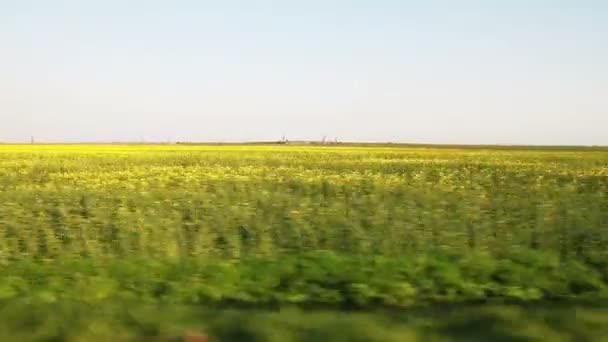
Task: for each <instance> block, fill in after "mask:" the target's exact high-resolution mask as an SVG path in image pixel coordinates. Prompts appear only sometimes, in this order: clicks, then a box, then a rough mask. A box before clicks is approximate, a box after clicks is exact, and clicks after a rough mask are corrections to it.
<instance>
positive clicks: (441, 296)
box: [0, 145, 608, 341]
mask: <svg viewBox="0 0 608 342" xmlns="http://www.w3.org/2000/svg"><path fill="white" fill-rule="evenodd" d="M607 194H608V151H606V150H602V149H600V148H595V149H587V150H585V149H581V150H559V149H551V150H550V149H546V150H545V149H530V150H523V149H515V148H503V149H497V150H486V149H482V148H471V149H464V148H447V147H441V148H431V147H424V148H423V147H417V148H412V147H391V146H381V147H380V146H378V147H371V146H341V147H336V146H272V145H270V146H263V145H248V146H239V145H228V146H197V145H175V146H170V145H156V146H146V145H134V146H121V145H108V146H104V145H88V146H85V145H48V146H44V145H32V146H27V145H20V146H19V145H0V308H4V309H2V310H0V318H2V317H5V316H6V315H9V313H11V312H15V313H16V314H15V315H17V316H15V317H22V316H18V314H17V313H19V312H21V311H20V310H24V312H27V309H25V308H28V307H35V308H38V309H39V310H41V311H40V312H47V311H45V310H49V312H50V310H55V309H53V308H58V307H65V308H66V309H65V310H68V311H69V312H68V311H65V312H62V311H61V310H59V309H57V310H59V311H58V312H60V314H59V316H57V317H61V315H62V314H64V315H68V316H70V315H78V316H79V317H81V319H82V320H87V319H89V320H91V321H93V322H97V323H98V324H102V325H103V324H106V325H105V326H106V328H107V327H109V326H112V327H119V326H120V327H123V328H124V329H128V327H127V323H124V324H123V325H121V324H122V323H121V324H119V323H116V322H114V323H112V322H111V320H108V319H107V316H103V315H102V314H101V313H100V314H99V315H102V316H98V314H97V313H91V314H90V315H87V314H81V313H80V311H81V310H86V308H87V307H95V308H100V310H106V309H104V308H107V310H121V309H120V307H121V305H119V304H118V303H139V305H142V306H146V307H159V306H160V307H167V308H173V307H182V306H184V305H185V306H186V307H187V308H189V309H185V310H186V312H191V313H192V312H195V311H196V310H204V309H202V308H207V309H209V307H216V308H217V307H219V306H222V307H226V306H229V307H233V308H234V307H236V306H238V307H254V308H258V309H259V308H265V309H270V310H278V308H280V307H283V306H285V305H298V306H299V307H301V308H312V307H316V308H319V307H324V308H326V309H329V308H331V309H332V310H336V309H345V308H347V309H350V310H352V309H366V310H375V309H378V308H384V309H387V308H397V309H400V310H403V309H405V308H409V309H408V310H412V308H419V307H425V306H429V305H430V307H436V306H437V305H448V304H450V305H454V304H456V303H458V304H459V305H463V306H465V307H468V306H467V305H469V304H470V303H473V302H497V301H498V302H503V303H504V302H517V303H520V304H521V303H547V301H548V300H552V301H555V300H561V301H579V302H580V301H581V300H590V301H594V300H598V299H602V298H606V297H607V294H608V292H607V289H608V196H607ZM467 303H469V304H467ZM539 305H540V304H539ZM543 305H546V304H543ZM490 307H493V306H487V308H490ZM8 308H17V309H8ZM19 308H22V309H19ZM531 308H533V307H530V308H527V309H523V308H522V309H516V308H514V307H510V306H499V307H498V309H497V310H498V311H500V312H503V310H506V311H504V312H511V311H512V310H524V312H529V310H532V309H531ZM70 310H71V311H70ZM142 310H143V309H142ZM146 310H147V309H146ZM151 310H153V309H151ZM167 310H169V309H167ZM429 310H430V309H429ZM471 310H472V311H471V315H472V316H475V315H476V312H480V310H482V311H483V310H486V309H483V307H482V308H476V309H471ZM487 310H490V309H487ZM535 310H541V308H538V309H535ZM560 310H561V311H560V312H562V313H565V312H570V311H569V310H572V308H570V309H560ZM586 310H591V309H585V310H583V311H586ZM112 312H114V311H112ZM222 312H223V311H222ZM331 312H332V311H329V312H326V313H319V315H329V316H327V317H326V318H327V319H328V320H335V321H336V327H339V326H341V325H348V324H357V325H359V324H360V323H347V322H351V320H352V322H359V321H360V320H361V321H362V320H369V322H368V323H366V324H368V325H370V326H371V325H372V324H375V323H371V322H372V321H375V320H381V321H382V322H385V323H386V322H387V321H386V319H387V318H386V315H385V314H379V313H376V314H372V313H358V314H352V315H353V316H352V317H351V316H349V317H341V316H340V314H339V313H337V312H335V311H334V312H333V313H331ZM484 312H485V311H484ZM77 313H78V314H77ZM116 314H117V315H119V314H118V313H116ZM192 314H193V313H192ZM23 315H24V316H23V317H22V318H19V319H14V320H11V319H9V318H8V316H6V317H7V320H6V322H18V321H22V320H25V321H28V322H30V321H32V320H33V322H34V323H31V324H32V326H35V327H38V328H40V329H42V330H41V331H44V334H47V335H45V336H51V337H53V336H54V337H55V338H58V339H67V338H68V337H70V336H72V337H73V336H81V335H79V334H81V333H82V334H84V335H82V336H85V335H86V336H89V335H87V334H93V333H92V332H91V331H88V330H87V331H88V332H87V331H85V330H86V329H85V330H82V331H79V330H78V329H79V328H77V327H74V331H73V333H72V332H66V331H64V330H62V329H68V328H69V327H67V326H65V325H63V323H58V322H54V323H53V322H51V323H49V322H48V321H47V319H46V318H45V319H42V318H41V317H43V316H44V315H43V314H40V315H39V316H37V318H35V319H34V318H27V317H26V316H27V315H28V314H23ZM108 315H109V314H108ZM222 315H224V314H218V317H215V318H213V319H211V318H210V320H208V323H201V322H202V321H198V322H199V324H198V325H200V324H202V325H203V327H204V326H205V324H210V325H208V326H206V329H207V331H209V332H210V333H211V334H212V335H213V334H214V332H215V334H216V335H215V336H218V337H220V338H221V337H222V336H224V339H225V336H226V335H222V333H221V332H220V331H221V329H223V328H221V327H220V326H223V325H222V324H228V325H229V324H233V323H225V322H228V321H230V322H233V319H235V318H234V317H237V316H238V317H239V318H238V319H237V321H238V320H240V319H244V318H242V317H244V316H243V315H248V317H249V316H252V317H254V318H251V319H252V321H251V322H257V321H259V322H260V324H261V325H262V326H259V327H258V326H257V323H255V329H253V328H252V329H253V330H251V331H249V330H248V331H246V332H243V333H244V334H249V335H246V336H249V337H247V338H249V339H250V340H255V339H254V337H251V336H254V335H255V334H258V333H259V334H264V333H263V332H262V331H263V329H268V327H267V326H266V327H265V326H264V324H266V325H268V324H272V325H274V324H275V323H272V322H283V320H284V323H285V324H286V325H288V326H290V327H291V328H288V327H287V328H285V332H284V333H285V334H286V335H285V336H291V335H289V334H293V333H294V331H296V330H298V329H304V330H306V331H309V333H310V334H320V335H314V336H319V338H320V339H324V337H325V336H334V335H331V334H334V333H333V332H332V331H333V330H331V329H329V328H327V327H325V326H324V325H323V324H321V323H322V318H318V317H316V314H313V313H308V312H306V313H302V312H298V311H294V312H292V313H290V314H289V315H287V316H284V315H283V314H281V315H280V316H277V314H276V313H272V312H266V313H265V312H262V311H260V312H257V311H256V312H247V311H236V312H232V313H230V311H227V313H226V314H225V315H227V316H226V317H228V316H230V318H226V317H225V316H222ZM235 315H236V316H235ZM417 315H419V313H417V314H415V315H414V316H416V317H417ZM445 315H450V314H449V313H445ZM594 315H595V314H594ZM597 315H598V316H597V317H603V318H604V319H605V317H606V315H605V312H602V313H597ZM119 316H120V315H119ZM203 316H205V315H203ZM211 316H213V315H212V314H209V317H211ZM300 316H302V317H300ZM422 316H424V315H422ZM422 316H421V317H422ZM205 317H207V316H205ZM283 317H284V318H283ZM323 317H325V316H323ZM425 317H426V316H425ZM501 317H502V316H501ZM594 317H595V316H594ZM66 319H69V318H66ZM224 319H225V320H224ZM420 319H422V320H424V319H428V317H427V318H424V319H423V318H420ZM453 319H455V316H450V317H447V316H446V320H447V321H446V322H445V323H441V324H439V325H436V324H438V323H433V325H432V326H431V327H429V326H425V327H426V328H425V329H427V330H428V329H431V330H433V329H435V331H434V332H431V331H430V330H429V331H427V332H424V333H423V332H421V331H422V330H420V329H423V328H421V326H418V325H415V326H410V325H408V324H409V323H408V324H405V325H403V326H402V328H403V329H405V330H403V332H402V333H403V334H405V335H395V336H393V337H391V336H389V335H386V334H385V335H383V333H382V332H381V330H378V332H377V333H373V332H370V334H372V335H373V336H372V335H369V336H367V337H362V338H361V340H365V341H368V340H386V341H388V340H391V338H393V339H394V340H404V339H406V337H404V336H410V335H408V334H410V333H411V336H412V337H411V339H415V338H420V339H421V340H429V339H431V340H432V338H431V337H429V336H435V335H432V334H438V335H436V337H437V339H439V340H440V337H441V336H440V335H441V334H440V332H439V330H441V329H444V328H445V327H444V326H443V325H442V324H451V323H449V322H451V321H452V320H453ZM473 319H474V318H473ZM556 319H557V318H556ZM480 320H483V319H482V318H480ZM76 321H78V320H75V322H76ZM169 321H172V322H174V323H176V322H177V320H176V319H173V320H171V319H170V320H169ZM309 321H310V322H313V323H310V325H306V324H308V323H305V322H309ZM264 322H266V323H264ZM290 322H292V323H290ZM294 322H300V323H297V324H296V323H294ZM390 322H391V323H390V324H393V325H395V329H396V330H399V329H401V328H398V327H397V326H396V325H397V323H396V322H394V321H390ZM604 322H605V321H604ZM402 323H404V322H402ZM7 324H9V323H7ZM15 324H17V323H15ZM24 324H25V323H24ZM28 324H29V323H28ZM49 324H50V325H49ZM75 324H76V323H75ZM151 324H152V323H151ZM153 324H161V322H159V321H154V322H153ZM176 324H177V323H176ZM234 324H236V325H239V326H241V323H238V324H237V323H234ZM251 324H253V323H251ZM298 324H302V325H301V326H300V328H298V326H299V325H298ZM378 324H380V323H378ZM382 324H384V323H382ZM386 324H389V323H386ZM416 324H417V323H416ZM462 324H465V323H462ZM471 324H473V323H471ZM590 324H591V323H590ZM360 325H361V326H366V325H365V324H363V323H361V324H360ZM26 326H27V324H26V325H24V326H23V327H24V329H26V330H28V333H30V332H33V331H37V330H36V329H38V328H31V327H26ZM242 326H243V327H244V328H243V329H247V328H246V327H250V326H249V325H247V324H244V325H242ZM304 326H306V328H304ZM322 326H323V328H322ZM45 327H46V328H45ZM47 328H48V329H50V330H48V329H47ZM326 328H327V329H326ZM410 328H411V329H410ZM45 329H47V330H45ZM53 329H55V330H53ZM57 329H59V330H57ZM83 329H84V328H83ZM100 329H101V328H100ZM104 329H105V328H104ZM113 329H114V328H112V329H111V330H112V331H113ZM116 329H118V328H116ZM155 329H156V328H155ZM217 329H220V330H217ZM277 329H278V328H277ZM290 329H291V330H290ZM294 329H295V330H294ZM307 329H308V330H307ZM319 329H326V330H323V331H324V332H321V330H319ZM332 329H333V328H332ZM335 329H336V331H340V330H342V331H343V330H344V329H338V328H335ZM370 329H371V328H370ZM391 329H393V328H391ZM408 329H409V330H408ZM445 329H447V330H445V331H451V330H450V329H448V328H445ZM500 329H502V328H500ZM505 329H507V328H505ZM539 329H541V328H539ZM542 329H545V330H546V331H550V330H551V329H554V328H547V327H545V328H542ZM542 329H541V330H542ZM573 329H574V328H573ZM577 329H578V328H577ZM0 330H2V329H0ZM18 330H19V329H17V328H15V326H11V327H8V326H7V329H6V330H5V331H12V334H17V335H18V333H19V332H18ZM102 330H103V329H102ZM136 330H137V329H136ZM144 330H145V329H144ZM153 330H154V329H153ZM157 330H158V329H157ZM161 330H162V329H161ZM304 330H302V334H304V335H306V333H305V332H304ZM376 330H377V329H376ZM376 330H374V329H371V330H369V331H376ZM406 330H407V331H406ZM423 330H424V329H423ZM507 330H508V329H507ZM575 330H576V329H575ZM109 331H110V330H109ZM154 331H156V330H154ZM235 331H239V330H238V329H237V330H235ZM357 331H358V330H357ZM382 331H384V329H382ZM425 331H426V330H425ZM539 331H540V330H539ZM157 333H158V334H165V333H166V332H165V331H157ZM224 333H227V332H226V331H224ZM548 333H549V332H548ZM41 334H43V333H41ZM100 334H101V335H103V334H102V333H101V332H100ZM136 334H143V332H141V331H139V332H136ZM251 334H254V335H251ZM323 334H330V335H323ZM361 334H363V335H362V336H366V335H365V334H364V333H363V332H361ZM425 334H426V335H425ZM455 334H456V335H458V333H457V332H455ZM530 334H532V335H525V336H528V337H530V336H536V335H534V334H536V332H530ZM556 334H557V332H556ZM571 334H578V332H576V333H575V332H571ZM17 335H15V336H17ZM93 335H94V334H93ZM93 335H91V336H93ZM127 335H128V334H127ZM304 335H303V336H304ZM24 336H25V335H24ZM32 336H33V335H32ZM37 336H39V337H40V336H43V335H37ZM244 336H245V335H244ZM255 336H257V335H255ZM259 336H266V335H259ZM268 336H270V335H268ZM268 336H267V337H264V338H261V337H260V338H261V340H270V337H268ZM306 336H307V335H306ZM311 336H313V335H311ZM486 336H487V335H486ZM505 336H507V335H505ZM508 336H511V337H514V336H515V335H508ZM522 336H524V335H522ZM556 336H557V335H556ZM560 336H561V335H560ZM576 336H578V335H576ZM576 336H575V335H571V336H570V337H564V338H565V339H566V340H567V339H568V338H573V339H576V338H578V337H576ZM581 336H583V335H581ZM584 336H591V335H584ZM0 337H2V336H0ZM40 338H42V337H40ZM290 338H291V337H285V339H283V340H285V341H289V339H290ZM294 338H295V337H294ZM408 338H409V337H408ZM433 338H434V337H433ZM505 338H506V337H505ZM530 338H531V339H533V337H530ZM580 338H582V339H583V340H584V339H585V338H590V337H580ZM331 339H332V340H337V337H331ZM347 340H356V339H354V338H353V339H347ZM469 340H470V339H469ZM522 340H526V339H525V338H524V337H522Z"/></svg>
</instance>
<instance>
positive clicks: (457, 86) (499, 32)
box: [0, 0, 608, 145]
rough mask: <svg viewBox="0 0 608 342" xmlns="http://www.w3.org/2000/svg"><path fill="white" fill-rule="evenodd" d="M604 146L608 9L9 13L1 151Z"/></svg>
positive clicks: (491, 4) (534, 2)
mask: <svg viewBox="0 0 608 342" xmlns="http://www.w3.org/2000/svg"><path fill="white" fill-rule="evenodd" d="M283 134H285V135H286V136H287V137H288V138H291V139H320V138H321V137H322V136H323V135H326V136H328V138H332V139H333V138H334V137H337V138H338V139H340V140H342V141H346V140H365V141H406V142H436V143H491V144H492V143H499V144H505V143H507V144H508V143H517V144H603V145H608V1H602V0H597V1H591V0H587V1H585V0H571V1H560V0H527V1H524V0H510V1H502V0H501V1H498V0H496V1H491V0H486V1H481V0H480V1H466V0H463V1H457V0H445V1H433V0H431V1H406V0H401V1H397V0H395V1H391V0H367V1H361V0H360V1H357V0H351V1H339V0H335V1H332V0H324V1H316V0H309V1H289V0H283V1H255V0H248V1H246V0H242V1H236V0H232V1H231V0H222V1H204V0H200V1H195V0H190V1H184V0H172V1H166V0H165V1H154V0H147V1H138V0H120V1H119V0H99V1H92V0H90V1H87V0H73V1H62V0H54V1H47V0H40V1H32V0H12V1H11V0H0V141H29V138H30V136H32V135H33V136H35V137H36V139H37V140H39V141H118V140H136V141H137V140H139V139H142V138H143V139H145V140H147V141H153V140H157V141H166V140H173V141H175V140H198V141H236V140H258V139H279V138H280V137H281V136H282V135H283Z"/></svg>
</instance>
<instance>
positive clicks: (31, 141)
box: [30, 135, 34, 145]
mask: <svg viewBox="0 0 608 342" xmlns="http://www.w3.org/2000/svg"><path fill="white" fill-rule="evenodd" d="M30 143H31V144H32V145H33V144H34V136H33V135H32V136H31V137H30Z"/></svg>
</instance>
